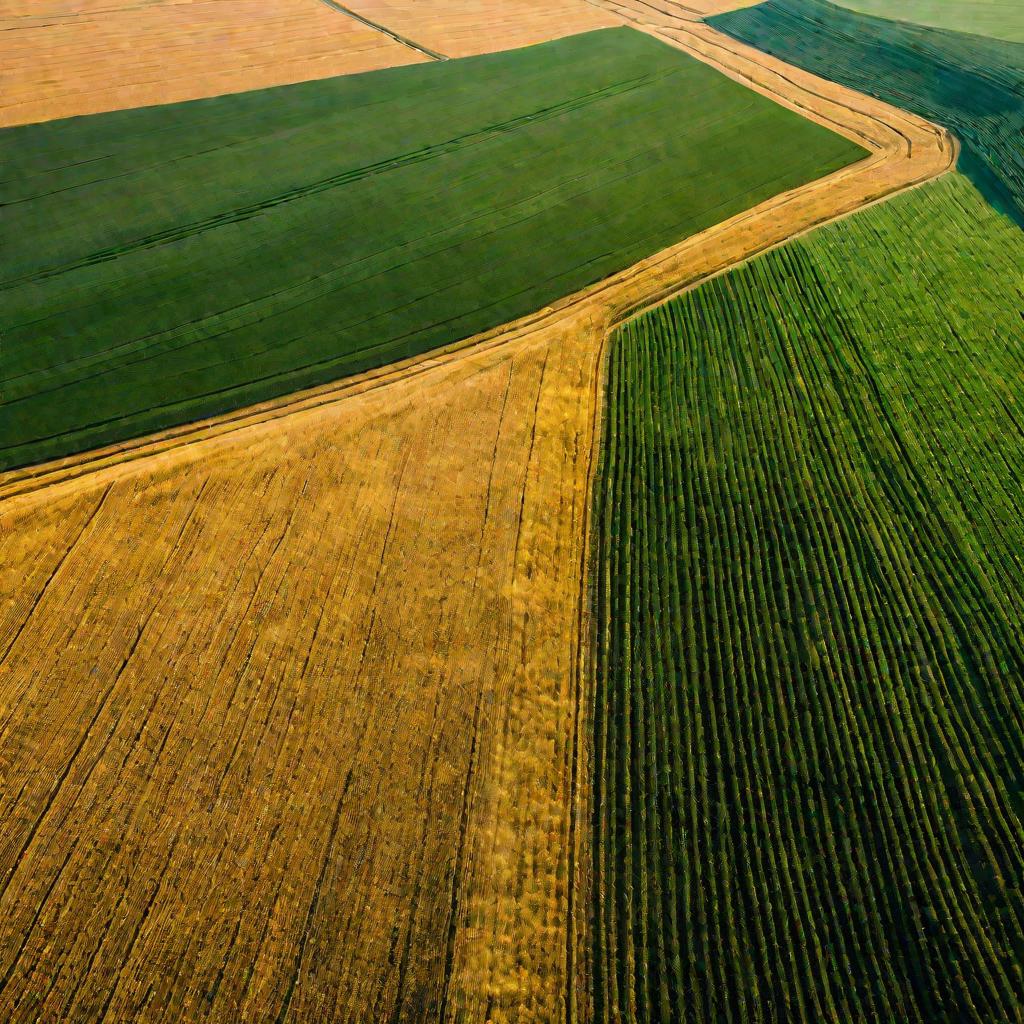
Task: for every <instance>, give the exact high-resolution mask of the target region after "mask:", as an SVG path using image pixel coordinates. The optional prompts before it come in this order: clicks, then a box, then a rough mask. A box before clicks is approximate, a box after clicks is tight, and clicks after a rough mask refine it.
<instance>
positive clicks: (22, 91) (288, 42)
mask: <svg viewBox="0 0 1024 1024" xmlns="http://www.w3.org/2000/svg"><path fill="white" fill-rule="evenodd" d="M0 38H2V39H3V44H2V53H3V66H2V67H0V127H6V126H9V125H17V124H30V123H32V122H35V121H50V120H53V119H55V118H59V117H72V116H75V115H78V114H96V113H100V112H101V111H107V110H121V109H123V108H126V107H144V106H149V105H151V104H154V103H176V102H178V101H180V100H194V99H201V98H202V97H205V96H219V95H222V94H224V93H231V92H244V91H246V90H248V89H263V88H266V87H268V86H272V85H288V84H291V83H293V82H304V81H307V80H309V79H314V78H328V77H330V76H332V75H347V74H353V73H355V72H359V71H374V70H377V69H378V68H386V67H391V66H393V65H397V64H413V63H419V62H421V61H424V60H427V59H428V58H427V57H425V56H424V55H423V54H421V53H417V52H416V51H415V50H413V49H410V48H409V47H408V46H403V45H402V44H401V43H398V42H396V41H395V40H393V39H390V38H389V37H388V36H386V35H383V34H382V33H380V32H377V31H375V30H374V29H372V28H369V27H367V26H366V25H361V24H360V23H359V22H358V21H354V20H353V19H352V18H349V17H346V16H345V15H343V14H340V13H339V12H337V11H334V10H331V8H330V7H328V6H327V5H326V4H323V3H320V2H319V0H194V2H191V0H141V2H140V0H86V2H84V3H69V2H67V0H12V2H11V3H7V4H4V5H3V8H2V10H0Z"/></svg>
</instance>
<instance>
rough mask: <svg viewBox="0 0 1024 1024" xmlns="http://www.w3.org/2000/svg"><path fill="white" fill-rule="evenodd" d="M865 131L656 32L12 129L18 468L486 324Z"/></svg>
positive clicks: (8, 211) (324, 378) (10, 222)
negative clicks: (726, 70) (812, 116)
mask: <svg viewBox="0 0 1024 1024" xmlns="http://www.w3.org/2000/svg"><path fill="white" fill-rule="evenodd" d="M862 155H863V150H861V149H860V148H859V147H857V146H856V145H854V144H853V143H852V142H850V141H848V140H847V139H845V138H841V137H840V136H837V135H835V134H833V133H831V132H829V131H827V130H826V129H824V128H822V127H820V126H818V125H816V124H812V123H811V122H809V121H806V120H804V119H803V118H801V117H799V116H798V115H796V114H794V113H792V112H790V111H788V110H785V109H783V108H782V107H779V106H777V105H776V104H774V103H772V102H771V101H769V100H767V99H765V98H763V97H761V96H759V95H757V94H755V93H753V92H751V91H750V90H748V89H746V88H744V87H743V86H741V85H739V84H737V83H736V82H733V81H732V80H730V79H729V78H727V77H725V76H724V75H721V74H719V73H718V72H716V71H714V70H712V69H711V68H709V67H707V66H705V65H704V64H702V63H700V62H698V61H696V60H694V59H692V58H690V57H688V56H686V55H684V54H683V53H681V52H679V51H678V50H676V49H674V48H671V47H669V46H666V45H664V44H662V43H659V42H657V41H656V40H654V39H652V38H650V37H649V36H646V35H643V34H641V33H638V32H634V31H632V30H629V29H610V30H605V31H600V32H594V33H588V34H585V35H582V36H575V37H571V38H568V39H564V40H561V41H558V42H553V43H546V44H541V45H539V46H535V47H532V48H528V49H524V50H517V51H510V52H505V53H499V54H492V55H488V56H484V57H474V58H468V59H465V60H459V61H449V62H445V63H438V64H429V65H421V66H414V67H404V68H395V69H388V70H385V71H379V72H375V73H371V74H366V75H359V76H352V77H343V78H335V79H328V80H323V81H318V82H310V83H306V84H302V85H296V86H289V87H284V88H277V89H270V90H264V91H259V92H252V93H245V94H242V95H234V96H224V97H219V98H217V99H210V100H200V101H196V102H191V103H183V104H176V105H168V106H160V107H151V108H146V109H141V110H133V111H121V112H117V113H110V114H102V115H96V116H94V117H87V118H76V119H71V120H66V121H57V122H50V123H47V124H42V125H34V126H30V127H23V128H14V129H10V130H7V131H5V132H3V133H0V163H2V164H3V165H4V170H5V173H4V175H3V178H4V181H3V183H2V185H0V203H2V204H3V206H4V229H5V234H6V236H7V238H8V240H9V241H8V244H7V245H5V246H3V247H2V256H0V292H2V307H3V322H2V328H3V339H4V345H3V350H2V363H0V393H2V396H3V398H2V404H0V468H9V467H12V466H18V465H25V464H28V463H31V462H36V461H40V460H43V459H46V458H50V457H54V456H61V455H66V454H68V453H71V452H75V451H81V450H83V449H86V448H90V447H95V446H98V445H102V444H105V443H110V442H115V441H119V440H122V439H125V438H130V437H133V436H137V435H139V434H143V433H147V432H150V431H153V430H157V429H159V428H164V427H168V426H171V425H176V424H180V423H184V422H188V421H190V420H194V419H198V418H201V417H205V416H209V415H212V414H216V413H221V412H225V411H228V410H231V409H235V408H238V407H241V406H244V405H248V404H250V403H253V402H257V401H261V400H264V399H268V398H272V397H276V396H280V395H283V394H287V393H288V392H291V391H294V390H297V389H300V388H304V387H308V386H311V385H316V384H321V383H325V382H328V381H331V380H335V379H337V378H340V377H343V376H345V375H348V374H352V373H356V372H358V371H361V370H366V369H368V368H372V367H376V366H380V365H383V364H385V363H388V362H390V361H393V360H397V359H401V358H403V357H408V356H411V355H414V354H417V353H421V352H424V351H426V350H428V349H431V348H434V347H437V346H442V345H445V344H448V343H452V342H455V341H458V340H460V339H463V338H467V337H469V336H472V335H474V334H476V333H478V332H480V331H484V330H487V329H490V328H493V327H495V326H498V325H500V324H502V323H505V322H507V321H509V320H512V319H515V318H517V317H519V316H522V315H525V314H527V313H530V312H533V311H535V310H537V309H540V308H542V307H543V306H544V305H545V304H547V303H549V302H551V301H553V300H555V299H557V298H559V297H561V296H564V295H566V294H569V293H572V292H574V291H576V290H578V289H580V288H582V287H584V286H586V285H588V284H591V283H593V282H596V281H598V280H600V279H602V278H604V277H606V276H607V275H609V274H611V273H613V272H615V271H618V270H621V269H624V268H626V267H628V266H630V265H631V264H633V263H635V262H636V261H638V260H639V259H641V258H643V257H645V256H648V255H650V254H652V253H654V252H656V251H658V250H659V249H662V248H664V247H666V246H668V245H670V244H671V243H673V242H676V241H678V240H680V239H682V238H684V237H685V236H687V235H690V234H692V233H694V232H696V231H699V230H701V229H702V228H705V227H708V226H709V225H711V224H714V223H716V222H718V221H721V220H723V219H725V218H727V217H729V216H730V215H732V214H735V213H738V212H740V211H742V210H744V209H747V208H749V207H751V206H753V205H755V204H757V203H758V202H760V201H762V200H764V199H766V198H768V197H770V196H773V195H775V194H777V193H779V192H781V191H784V190H786V189H788V188H791V187H794V186H797V185H800V184H802V183H804V182H807V181H809V180H812V179H814V178H816V177H819V176H821V175H823V174H826V173H828V172H830V171H832V170H835V169H837V168H840V167H842V166H845V165H846V164H848V163H851V162H853V161H855V160H857V159H858V158H859V157H861V156H862Z"/></svg>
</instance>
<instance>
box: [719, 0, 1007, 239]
mask: <svg viewBox="0 0 1024 1024" xmlns="http://www.w3.org/2000/svg"><path fill="white" fill-rule="evenodd" d="M1022 9H1024V8H1022ZM710 21H711V23H712V24H713V25H714V26H715V27H716V28H718V29H721V30H722V31H723V32H727V33H728V34H729V35H731V36H734V37H735V38H737V39H739V40H741V41H742V42H745V43H749V44H750V45H751V46H756V47H757V48H758V49H760V50H764V51H765V52H767V53H770V54H772V55H773V56H775V57H778V58H779V59H780V60H783V61H786V62H787V63H789V64H795V65H797V66H798V67H802V68H805V69H806V70H808V71H812V72H814V73H815V74H817V75H821V76H823V77H824V78H829V79H831V80H832V81H835V82H840V83H841V84H843V85H847V86H849V87H850V88H852V89H856V90H857V91H858V92H865V93H869V94H870V95H872V96H877V97H878V98H879V99H882V100H885V101H886V102H888V103H892V104H894V105H895V106H897V107H903V108H905V109H907V110H912V111H914V112H915V113H917V114H920V115H921V116H922V117H926V118H928V119H929V120H931V121H935V122H936V123H938V124H941V125H944V126H945V127H946V128H948V129H949V130H950V131H951V132H952V133H953V134H954V135H955V136H956V137H957V139H958V140H959V141H960V146H961V150H960V162H959V168H960V170H961V171H963V172H964V173H965V174H966V175H968V176H969V177H970V178H971V180H972V181H973V182H974V183H975V185H976V186H977V187H978V188H979V189H980V190H981V192H982V194H983V195H984V196H985V198H986V199H988V201H989V202H990V203H992V205H993V206H995V207H996V208H997V209H999V210H1001V211H1002V212H1003V213H1005V214H1006V215H1007V216H1009V217H1012V218H1013V219H1014V220H1016V221H1017V223H1018V224H1020V225H1021V227H1022V228H1024V46H1021V45H1018V44H1014V43H1005V42H1000V41H998V40H994V39H983V38H981V37H980V36H973V35H967V34H964V33H960V32H945V31H939V30H937V29H930V28H921V27H919V26H916V25H904V24H900V23H899V22H895V21H886V20H884V19H880V18H870V17H867V16H865V15H860V14H852V13H850V12H849V11H844V10H841V9H840V8H838V7H836V6H834V5H833V4H830V3H825V2H823V0H769V2H768V3H763V4H760V5H759V6H757V7H751V8H748V9H745V10H740V11H734V12H731V13H729V14H724V15H721V16H719V17H716V18H711V19H710Z"/></svg>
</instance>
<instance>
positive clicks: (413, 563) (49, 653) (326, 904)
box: [0, 18, 955, 1024]
mask: <svg viewBox="0 0 1024 1024" xmlns="http://www.w3.org/2000/svg"><path fill="white" fill-rule="evenodd" d="M644 27H647V28H648V30H650V31H653V32H655V33H656V34H659V35H660V36H661V37H662V38H668V39H670V40H671V41H672V42H673V43H674V44H675V45H679V46H681V47H682V48H683V49H686V50H687V51H688V52H691V53H694V54H695V55H697V56H699V57H701V59H704V60H706V61H708V62H709V63H712V64H714V65H715V66H717V67H720V68H722V69H723V70H724V71H725V72H726V73H728V74H730V75H732V76H733V77H735V78H738V79H739V80H742V81H745V82H747V83H748V84H750V85H751V87H753V88H756V89H758V90H759V91H762V92H764V93H766V94H768V95H771V96H773V97H774V98H776V99H778V100H779V101H780V102H783V103H785V104H786V105H787V106H791V107H793V108H794V109H797V110H800V111H802V112H804V113H805V114H807V115H808V116H812V117H814V118H815V119H817V120H821V121H822V122H823V123H827V124H830V125H831V126H833V127H835V128H836V129H837V130H840V131H842V132H843V133H845V134H847V135H849V136H850V137H852V138H855V139H857V140H858V141H861V142H863V143H864V144H865V145H866V146H868V147H869V148H870V149H871V150H872V152H873V153H874V155H873V156H872V157H871V158H869V159H868V160H865V161H862V162H861V163H859V164H857V165H855V166H853V167H851V168H847V169H846V170H844V171H841V172H838V173H837V174H835V175H832V176H831V177H830V178H828V179H825V180H824V181H822V182H815V183H813V184H811V185H808V186H805V187H803V188H800V189H797V190H794V191H793V192H790V193H787V194H786V195H783V196H780V197H777V198H776V199H773V200H771V201H770V202H767V203H764V204H762V205H761V206H759V207H757V208H756V209H754V210H751V211H748V212H747V213H744V214H741V215H739V216H737V217H734V218H732V219H731V220H729V221H727V222H725V223H723V224H720V225H718V226H717V227H715V228H712V229H709V230H708V231H705V232H702V233H701V234H699V235H697V236H694V237H693V238H691V239H688V240H686V241H685V242H683V243H681V244H680V245H678V246H675V247H674V248H672V249H669V250H667V251H665V252H663V253H661V254H659V255H658V256H656V257H653V258H652V259H650V260H646V261H644V262H643V263H641V264H639V265H637V266H636V267H634V268H632V269H631V270H629V271H627V272H625V273H623V274H619V275H617V276H615V277H613V278H610V279H609V280H607V281H605V282H604V283H602V284H601V285H600V286H597V287H595V288H592V289H589V290H588V291H586V292H584V293H582V294H578V295H574V296H571V297H569V298H567V299H565V300H564V301H562V302H560V303H558V304H557V305H555V306H552V307H549V308H547V309H545V310H542V311H540V312H539V313H537V314H536V315H535V316H532V317H529V318H527V319H525V320H523V321H520V322H518V323H516V324H513V325H509V326H508V327H507V328H503V329H501V330H499V331H495V332H491V333H490V334H489V335H487V336H485V337H482V338H476V339H472V341H471V342H467V343H465V344H462V345H459V346H454V347H453V348H452V349H451V350H449V351H444V352H437V353H433V354H432V355H431V356H429V357H427V358H419V359H415V360H410V361H408V362H406V363H405V364H400V365H398V366H394V367H391V368H388V369H386V370H382V371H376V372H374V373H371V374H366V375H363V376H361V377H359V378H354V379H350V380H348V381H344V382H342V383H341V384H338V385H333V386H331V387H325V388H321V389H317V390H315V391H311V392H306V393H304V394H302V395H300V396H296V397H294V398H292V399H290V400H288V401H281V402H276V403H267V404H265V405H264V406H261V407H259V408H256V409H250V410H248V411H246V412H245V413H244V414H237V415H234V416H229V417H223V418H220V419H217V420H214V421H209V422H207V423H203V424H198V425H195V426H192V427H189V428H182V429H179V430H177V431H172V432H168V433H165V434H162V435H159V436H155V437H151V438H148V439H144V440H142V441H139V442H134V443H131V444H128V445H124V446H121V447H119V448H117V449H109V450H106V451H101V452H97V453H92V454H91V455H89V456H85V457H76V458H73V459H68V460H64V461H63V462H61V463H57V464H49V465H46V466H42V467H35V468H33V469H30V470H25V471H19V472H15V473H10V474H6V475H5V476H3V477H2V478H0V573H3V580H2V586H0V592H2V593H3V594H5V595H9V596H8V597H7V599H6V601H5V602H4V603H3V604H2V605H0V708H2V709H3V712H2V719H0V776H2V778H3V780H4V785H3V786H2V787H0V835H2V836H3V840H2V844H0V1017H2V1018H3V1019H4V1020H10V1021H12V1022H18V1021H30V1020H32V1021H34V1020H37V1019H42V1020H47V1019H55V1020H62V1021H89V1022H90V1024H91V1022H93V1021H104V1020H106V1021H136V1020H138V1021H142V1020H145V1021H157V1020H166V1021H172V1020H173V1021H176V1020H213V1021H225V1022H226V1021H231V1022H234V1021H249V1020H251V1021H264V1020H276V1021H280V1022H283V1021H289V1020H292V1021H300V1020H312V1019H316V1020H325V1021H327V1020H329V1021H362V1020H367V1019H373V1020H392V1021H419V1020H436V1019H439V1018H443V1019H445V1020H479V1021H484V1020H488V1019H490V1020H494V1021H508V1020H517V1021H537V1022H544V1024H547V1022H551V1021H559V1020H568V1019H569V1018H570V1016H571V1012H572V1011H573V1009H574V1008H578V1009H579V1010H580V1013H581V1015H582V1017H583V1019H586V1017H587V1015H588V1013H589V1010H588V1005H587V992H588V991H589V989H590V984H589V974H590V968H589V964H588V952H587V951H588V949H589V944H588V942H587V940H586V935H585V924H584V922H585V920H586V916H587V907H586V901H585V900H580V899H579V897H577V898H576V899H575V901H574V898H573V895H572V894H573V892H574V890H575V892H576V893H586V892H589V888H588V886H589V877H590V864H589V822H590V816H589V809H588V804H587V800H588V796H587V791H588V748H587V744H586V742H585V739H584V737H585V736H586V733H587V729H588V728H589V723H588V721H587V715H588V711H587V708H588V697H587V695H588V693H589V682H588V676H587V673H586V663H587V658H586V652H585V651H584V650H583V649H581V647H580V643H579V638H580V637H587V636H589V626H588V624H587V614H588V613H587V600H586V586H585V584H586V580H585V575H586V574H585V565H586V549H585V539H586V536H587V523H588V515H589V500H590V487H591V478H592V473H593V464H594V458H595V442H596V439H597V434H598V431H597V425H598V422H599V417H600V406H601V400H602V398H601V396H602V389H603V383H602V379H603V377H602V367H603V362H604V359H603V347H604V343H605V338H606V337H607V335H608V332H609V330H610V329H611V327H612V326H613V325H614V324H616V323H617V322H619V321H620V320H621V319H622V318H623V317H625V316H628V315H629V314H630V313H631V312H633V311H635V310H637V309H639V308H643V307H645V306H647V305H650V304H652V303H655V302H658V301H660V300H662V299H664V298H666V297H668V296H669V295H672V294H674V293H676V292H678V291H680V290H682V289H684V288H686V287H689V286H692V285H693V284H695V283H697V282H699V281H701V280H705V279H707V278H708V277H711V276H714V275H715V274H718V273H720V272H721V271H723V270H725V269H727V268H728V267H730V266H732V265H734V264H735V263H737V262H739V261H741V260H742V259H744V258H746V257H748V256H750V255H751V254H753V253H756V252H760V251H762V250H764V249H767V248H771V247H773V246H776V245H778V244H780V243H781V242H783V241H785V240H786V239H787V238H789V237H792V236H793V235H795V234H798V233H801V232H805V231H808V230H810V229H811V228H813V227H814V226H816V225H818V224H821V223H824V222H826V221H828V220H832V219H835V218H836V217H839V216H843V215H845V214H848V213H850V212H852V211H854V210H856V209H859V208H861V207H863V206H865V205H867V204H869V203H872V202H875V201H878V200H879V199H881V198H884V197H885V196H887V195H890V194H892V193H894V192H897V191H900V190H902V189H905V188H908V187H911V186H913V185H916V184H918V183H920V182H922V181H925V180H928V179H930V178H932V177H935V176H936V175H938V174H941V173H942V172H943V171H945V170H946V169H948V168H949V167H950V166H951V164H952V162H953V160H954V157H955V148H954V145H953V143H952V142H951V140H950V139H949V137H948V136H947V135H946V134H945V133H943V132H941V131H939V130H937V129H935V128H933V127H932V126H931V125H929V124H927V123H926V122H924V121H922V120H920V119H917V118H914V117H911V116H908V115H905V114H902V113H901V112H899V111H895V110H893V109H892V108H889V107H887V106H885V105H884V104H881V103H876V102H874V101H871V100H868V99H866V98H864V97H861V96H858V95H856V94H854V93H851V92H849V91H848V90H844V89H841V88H839V87H835V86H831V85H829V84H828V83H824V82H822V81H821V80H819V79H816V78H814V77H813V76H810V75H804V74H802V73H799V72H795V71H793V70H792V69H789V68H786V67H785V66H784V65H781V64H778V63H777V62H772V61H769V60H765V61H764V62H763V63H761V62H760V55H758V54H756V52H755V51H750V50H748V49H747V48H745V47H742V46H740V45H739V44H736V43H734V42H733V41H732V40H729V39H726V38H724V37H722V36H720V35H718V34H717V33H714V32H713V31H712V30H710V29H707V28H706V27H705V26H702V25H697V24H693V23H691V22H687V21H685V20H684V19H682V18H679V19H672V20H671V22H670V23H669V24H667V25H663V24H659V25H658V26H647V25H644Z"/></svg>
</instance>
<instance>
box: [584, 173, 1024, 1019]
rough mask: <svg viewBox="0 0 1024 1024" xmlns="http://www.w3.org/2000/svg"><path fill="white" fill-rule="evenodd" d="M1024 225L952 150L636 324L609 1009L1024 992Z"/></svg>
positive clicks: (607, 462) (613, 503)
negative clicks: (932, 165)
mask: <svg viewBox="0 0 1024 1024" xmlns="http://www.w3.org/2000/svg"><path fill="white" fill-rule="evenodd" d="M1022 311H1024V235H1021V234H1020V232H1019V231H1018V229H1017V228H1016V227H1015V226H1014V225H1013V224H1011V222H1010V221H1008V220H1006V219H1004V218H1002V217H1001V216H999V215H998V214H997V213H995V212H994V211H993V210H992V209H991V208H990V207H989V206H987V205H986V203H985V202H984V201H983V199H982V198H981V197H980V196H979V194H978V193H977V192H976V191H975V190H974V189H973V187H972V186H971V185H970V184H969V183H968V182H967V180H966V179H964V178H962V177H960V176H955V175H954V176H947V177H945V178H943V179H940V180H939V181H937V182H935V183H933V184H931V185H929V186H926V187H925V188H923V189H920V190H917V191H915V192H912V193H908V194H906V195H904V196H902V197H899V198H897V199H894V200H892V201H890V202H888V203H886V204H883V205H881V206H877V207H874V208H872V209H871V210H869V211H865V212H863V213H861V214H859V215H857V216H855V217H853V218H851V219H849V220H847V221H844V222H842V223H840V224H837V225H833V226H831V227H829V228H826V229H823V230H821V231H819V232H817V233H815V234H813V235H811V236H808V237H806V238H804V239H801V240H798V241H795V242H793V243H790V244H789V245H788V246H786V247H784V248H782V249H779V250H777V251H774V252H772V253H770V254H767V255H765V256H763V257H761V258H759V259H757V260H754V261H753V262H751V263H749V264H747V265H745V266H743V267H741V268H739V269H737V270H735V271H733V272H731V273H729V274H727V275H725V276H723V277H720V278H717V279H715V280H713V281H711V282H709V283H707V284H705V285H704V286H702V287H700V288H698V289H696V290H694V291H692V292H689V293H687V294H685V295H684V296H682V297H680V298H679V299H676V300H674V301H672V302H671V303H669V304H668V305H665V306H663V307H660V308H657V309H655V310H653V311H650V312H648V313H646V314H644V315H642V316H640V317H639V318H637V319H634V320H632V321H630V322H628V323H626V324H625V325H624V326H623V327H621V328H620V330H619V331H618V333H617V335H616V336H615V339H614V342H613V346H612V349H611V354H610V357H609V358H610V366H609V374H608V376H609V397H608V409H607V417H606V426H605V431H604V449H603V469H602V473H601V476H600V479H599V483H598V486H597V492H596V498H595V501H596V528H595V534H594V537H595V539H594V549H593V556H594V566H595V572H594V602H595V623H596V632H597V645H596V652H597V653H596V670H597V679H598V684H597V692H596V698H595V719H594V720H595V757H596V772H595V777H596V783H595V785H596V799H595V811H594V840H595V855H594V856H595V899H594V914H595V929H594V951H593V952H594V967H595V977H596V986H595V988H596V993H597V1019H598V1020H601V1021H620V1020H621V1021H670V1020H671V1021H677V1020H678V1021H683V1020H693V1021H712V1020H713V1021H733V1022H737V1024H739V1022H747V1021H808V1022H810V1021H814V1022H819V1021H834V1022H837V1024H839V1022H842V1024H849V1022H855V1021H879V1022H882V1021H885V1022H891V1021H919V1022H922V1024H926V1022H927V1024H933V1022H936V1021H1015V1020H1020V1019H1022V1012H1024V1011H1022V993H1024V982H1022V975H1021V963H1022V954H1024V898H1022V892H1021V881H1022V868H1024V829H1022V816H1021V814H1022V810H1024V807H1022V790H1021V782H1022V774H1021V773H1022V765H1024V564H1022V558H1024V555H1022V552H1024V514H1022V512H1024V490H1022V487H1021V483H1022V481H1024V332H1022V330H1021V316H1022Z"/></svg>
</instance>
